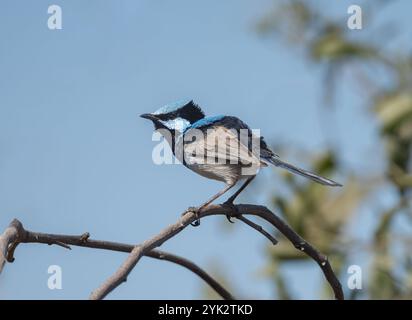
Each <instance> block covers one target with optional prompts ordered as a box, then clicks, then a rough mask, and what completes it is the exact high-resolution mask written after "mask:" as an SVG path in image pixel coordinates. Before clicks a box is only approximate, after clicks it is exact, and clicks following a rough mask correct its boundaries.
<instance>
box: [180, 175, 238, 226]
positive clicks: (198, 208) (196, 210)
mask: <svg viewBox="0 0 412 320" xmlns="http://www.w3.org/2000/svg"><path fill="white" fill-rule="evenodd" d="M235 184H236V183H231V184H227V185H226V186H225V188H224V189H222V190H220V191H219V192H218V193H216V194H215V195H214V196H213V197H211V198H210V199H209V200H207V201H206V202H205V203H203V204H202V205H200V206H199V207H197V208H196V207H190V208H188V209H187V211H186V212H194V214H195V215H196V221H194V222H192V223H191V225H192V226H194V227H197V226H199V225H200V219H199V212H200V211H201V210H202V209H204V208H206V207H207V206H208V205H209V204H211V203H212V202H213V201H215V200H216V199H217V198H219V197H220V196H222V195H223V194H224V193H226V192H227V191H229V189H231V188H233V186H234V185H235Z"/></svg>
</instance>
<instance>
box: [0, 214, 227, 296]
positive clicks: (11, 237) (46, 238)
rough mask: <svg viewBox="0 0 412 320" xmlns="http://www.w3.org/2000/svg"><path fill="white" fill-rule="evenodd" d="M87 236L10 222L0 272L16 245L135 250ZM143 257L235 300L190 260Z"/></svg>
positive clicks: (0, 239)
mask: <svg viewBox="0 0 412 320" xmlns="http://www.w3.org/2000/svg"><path fill="white" fill-rule="evenodd" d="M89 237H90V235H89V233H88V232H86V233H84V234H82V235H78V236H76V235H75V236H74V235H62V234H49V233H40V232H32V231H29V230H26V229H24V227H23V225H22V224H21V222H20V221H18V220H16V219H14V220H13V221H12V222H11V223H10V225H9V226H8V228H7V229H6V230H5V231H4V233H3V234H1V235H0V273H1V271H2V269H3V266H4V264H5V262H6V261H7V262H13V261H14V251H15V249H16V248H17V246H18V245H19V244H20V243H40V244H48V245H52V244H56V245H59V246H61V247H64V248H66V249H71V248H70V246H69V245H73V246H79V247H85V248H94V249H104V250H111V251H119V252H131V251H132V250H133V248H134V247H135V246H134V245H130V244H125V243H118V242H111V241H101V240H92V239H90V238H89ZM145 255H146V256H148V257H150V258H154V259H158V260H164V261H169V262H172V263H175V264H177V265H180V266H182V267H184V268H186V269H188V270H190V271H192V272H193V273H195V274H196V275H198V276H199V277H200V278H201V279H203V280H204V281H205V282H206V283H207V284H208V285H209V286H211V287H212V288H213V289H214V290H215V291H216V292H217V293H218V294H219V295H220V296H221V297H222V298H223V299H226V300H235V298H234V297H233V296H232V294H230V293H229V292H228V291H227V290H226V289H225V288H224V287H223V286H222V285H221V284H219V282H217V281H216V280H215V279H213V278H212V277H211V276H210V275H209V274H208V273H207V272H205V271H204V270H203V269H201V268H200V267H199V266H197V265H196V264H195V263H193V262H192V261H190V260H188V259H186V258H183V257H180V256H177V255H174V254H171V253H168V252H165V251H160V250H152V251H149V252H147V253H146V254H145Z"/></svg>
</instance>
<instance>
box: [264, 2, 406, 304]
mask: <svg viewBox="0 0 412 320" xmlns="http://www.w3.org/2000/svg"><path fill="white" fill-rule="evenodd" d="M371 3H372V2H368V4H371ZM385 3H386V2H384V1H376V2H374V3H373V4H372V5H376V6H378V5H379V6H382V7H383V9H382V7H381V8H380V9H381V10H384V4H385ZM331 5H332V4H331ZM369 9H371V7H368V14H369V19H370V20H371V17H370V15H371V14H372V13H373V10H369ZM364 11H365V10H364ZM363 16H364V18H365V12H364V13H363ZM347 17H348V15H346V12H342V17H340V18H338V17H336V18H335V19H336V21H332V18H330V17H327V16H325V15H324V14H322V11H321V10H317V7H316V5H315V4H314V3H313V2H312V1H299V0H296V1H292V0H290V1H281V2H280V4H279V2H277V4H276V5H275V7H274V8H273V10H272V11H270V12H269V13H268V14H267V15H266V16H265V17H263V18H262V19H261V20H260V22H259V24H258V31H259V32H260V33H261V34H263V35H265V36H268V37H273V38H274V39H275V40H276V41H283V40H285V44H286V48H298V49H299V52H302V53H303V57H304V59H307V60H308V61H310V62H311V63H313V64H315V65H316V66H318V67H319V68H323V69H322V70H323V72H324V75H325V77H324V78H323V81H324V86H323V90H324V91H325V93H324V94H325V96H326V97H330V95H331V94H332V95H333V94H334V93H335V92H336V90H351V88H348V87H347V86H345V87H344V88H343V86H342V85H341V84H342V83H343V81H339V82H338V81H335V80H336V79H341V80H342V78H343V76H344V75H343V72H342V68H347V69H348V70H352V71H354V70H355V72H352V74H353V75H354V81H353V83H355V85H354V86H353V87H354V88H353V89H356V90H359V89H360V90H361V92H362V101H366V106H367V108H368V112H369V113H368V114H369V115H370V118H371V121H376V123H377V124H378V127H379V135H378V136H377V137H372V138H374V139H376V141H377V142H378V143H379V144H380V145H382V146H384V147H383V149H384V150H383V152H382V156H383V157H384V159H380V158H378V157H381V154H376V155H375V154H373V155H371V156H370V157H369V158H368V159H365V161H366V163H367V162H368V161H369V162H370V161H378V162H379V163H380V162H382V163H385V169H384V172H364V173H362V176H360V175H359V174H357V175H355V174H350V172H348V168H347V167H346V166H345V165H344V162H343V157H342V153H343V152H344V151H345V150H339V151H337V148H329V149H333V150H329V149H328V150H325V151H324V152H323V153H322V154H321V155H317V156H316V155H313V156H314V157H315V161H314V163H313V170H314V171H315V172H318V173H320V174H322V175H324V176H334V174H335V173H336V174H339V177H344V176H346V178H341V179H339V181H340V182H343V184H344V187H343V188H341V189H339V190H336V189H333V188H324V187H323V186H320V185H317V184H314V183H311V182H308V183H306V182H305V183H303V184H302V180H301V179H295V177H293V176H292V175H290V174H288V173H282V174H283V175H282V180H283V182H284V184H285V185H286V186H287V188H288V190H289V192H287V193H286V195H280V194H278V193H275V194H274V195H273V198H272V199H273V205H274V206H275V208H276V209H277V211H278V212H279V213H281V214H282V215H283V217H284V218H285V219H286V220H287V221H288V223H289V224H290V225H291V226H292V227H293V228H294V229H295V230H296V231H297V232H298V233H299V234H300V235H301V236H303V237H304V238H305V239H306V240H307V241H309V242H311V243H312V244H314V245H315V246H316V247H317V248H318V249H319V250H320V251H321V252H323V253H325V254H327V255H328V256H329V259H330V261H331V263H332V266H333V267H334V269H335V271H336V272H337V274H338V275H339V277H340V279H341V283H342V285H343V287H344V289H345V291H346V296H347V297H348V298H352V299H355V298H363V299H411V298H412V258H411V257H410V252H411V250H410V249H411V248H410V246H411V244H412V235H407V236H404V237H399V236H398V235H399V233H398V229H397V228H395V227H394V224H395V223H394V222H395V221H396V219H398V221H402V223H403V224H408V226H409V228H410V227H412V214H411V206H410V205H411V188H412V174H411V173H410V171H411V170H410V169H411V153H412V54H411V53H408V52H405V53H400V52H399V51H400V50H397V51H396V52H391V51H390V50H387V48H386V47H385V45H386V43H385V41H382V39H380V40H381V41H379V42H378V43H375V42H374V41H372V37H371V36H370V33H368V30H367V29H368V27H367V26H366V27H365V21H364V30H362V32H359V31H352V30H350V29H348V28H347V26H346V19H347ZM365 29H366V30H365ZM371 65H372V66H373V68H369V69H368V68H367V67H365V66H371ZM371 69H372V70H371ZM375 70H380V71H382V70H383V74H382V73H381V74H380V76H379V77H378V76H377V75H376V71H375ZM380 79H384V81H380ZM371 88H372V90H371ZM325 102H326V104H331V103H330V102H331V99H326V100H325ZM354 116H356V115H354ZM371 171H372V169H371ZM277 172H278V170H277ZM342 180H343V181H342ZM298 181H299V183H298ZM394 190H395V191H394ZM384 192H387V193H391V194H392V193H395V196H394V197H393V198H394V199H393V201H392V207H391V208H389V209H388V208H380V207H379V206H378V205H376V204H375V200H376V196H378V197H379V195H382V193H384ZM373 195H375V198H374V196H373ZM360 206H362V208H368V209H369V210H372V211H373V212H374V217H375V219H376V225H375V226H373V228H372V231H368V230H369V229H370V228H366V229H365V231H363V230H362V227H359V226H358V225H357V222H358V221H359V219H360V217H359V214H358V212H359V208H360ZM354 224H356V225H357V226H356V228H355V229H356V232H358V233H362V234H360V235H359V236H358V237H357V234H353V232H352V233H351V232H349V230H351V229H352V230H353V226H354ZM278 239H280V240H281V241H280V243H279V245H277V246H275V247H273V246H271V247H268V250H267V252H268V266H267V270H270V271H271V272H268V275H270V277H271V278H272V279H273V282H274V285H275V288H276V290H277V297H278V298H280V299H291V298H294V296H293V295H292V294H291V292H290V288H289V287H288V283H287V281H286V279H285V275H284V274H282V271H281V270H282V268H281V266H282V265H285V266H286V265H287V264H288V263H290V262H295V263H296V262H299V261H307V259H308V258H307V256H306V255H304V254H302V253H301V252H299V251H297V250H296V249H295V248H294V247H293V246H291V245H290V243H289V242H288V241H286V240H282V237H280V236H279V237H278ZM365 239H366V240H365ZM354 254H355V255H356V258H354ZM359 256H362V257H363V258H362V259H363V261H365V260H366V261H367V262H366V263H365V262H362V263H360V262H359V259H361V258H359ZM351 264H359V265H367V266H368V270H363V289H362V290H349V289H348V288H347V286H346V283H347V278H348V274H347V272H346V270H347V266H349V265H351ZM313 267H314V268H316V267H317V266H316V265H314V266H313ZM319 272H320V271H319ZM365 278H367V279H365ZM322 286H323V288H326V287H327V286H326V283H324V284H323V285H322ZM328 296H330V291H328ZM314 298H315V297H314Z"/></svg>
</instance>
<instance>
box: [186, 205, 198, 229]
mask: <svg viewBox="0 0 412 320" xmlns="http://www.w3.org/2000/svg"><path fill="white" fill-rule="evenodd" d="M199 211H200V210H199V208H197V207H189V208H187V210H186V211H185V212H183V214H182V216H184V215H185V214H187V213H189V212H193V213H194V214H195V217H196V220H195V221H193V222H192V223H190V224H191V225H192V226H193V227H198V226H200V218H199Z"/></svg>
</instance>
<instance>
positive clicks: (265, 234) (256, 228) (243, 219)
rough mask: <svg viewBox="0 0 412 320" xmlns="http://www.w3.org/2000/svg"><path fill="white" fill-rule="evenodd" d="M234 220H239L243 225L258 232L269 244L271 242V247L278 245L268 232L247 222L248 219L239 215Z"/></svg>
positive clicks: (251, 222)
mask: <svg viewBox="0 0 412 320" xmlns="http://www.w3.org/2000/svg"><path fill="white" fill-rule="evenodd" d="M236 219H239V220H241V221H243V222H244V223H246V224H247V225H248V226H250V227H252V228H253V229H255V230H256V231H258V232H260V233H261V234H263V235H264V236H265V237H266V238H268V239H269V241H270V242H272V244H273V245H276V244H278V240H277V239H276V238H275V237H273V236H272V235H271V234H270V233H269V232H267V231H266V230H265V229H263V227H262V226H260V225H258V224H256V223H254V222H253V221H251V220H249V219H248V218H246V217H244V216H242V215H239V216H236Z"/></svg>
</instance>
